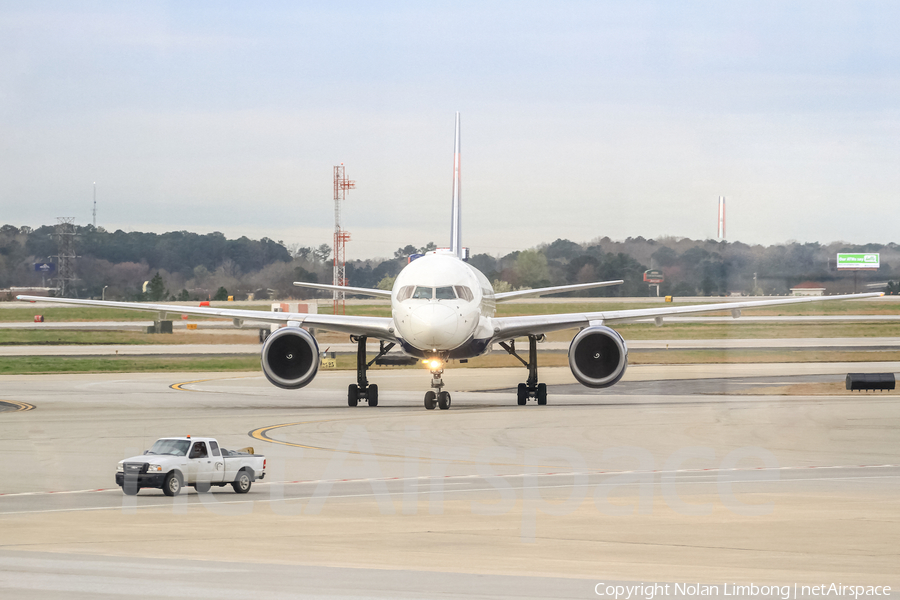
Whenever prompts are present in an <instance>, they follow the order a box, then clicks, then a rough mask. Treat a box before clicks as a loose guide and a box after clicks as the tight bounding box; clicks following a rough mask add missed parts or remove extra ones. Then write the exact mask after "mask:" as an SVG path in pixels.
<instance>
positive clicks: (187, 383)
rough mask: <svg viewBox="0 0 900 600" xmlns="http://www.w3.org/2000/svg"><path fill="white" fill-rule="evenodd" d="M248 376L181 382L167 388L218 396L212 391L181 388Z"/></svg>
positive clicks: (247, 377)
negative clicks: (193, 384)
mask: <svg viewBox="0 0 900 600" xmlns="http://www.w3.org/2000/svg"><path fill="white" fill-rule="evenodd" d="M249 378H250V376H243V377H211V378H209V379H194V380H192V381H182V382H181V383H173V384H172V385H170V386H169V388H170V389H173V390H178V391H179V392H205V393H207V394H210V393H211V394H219V393H221V392H216V391H213V390H192V389H191V388H186V387H182V386H185V385H191V384H192V383H204V382H206V381H228V380H229V379H249Z"/></svg>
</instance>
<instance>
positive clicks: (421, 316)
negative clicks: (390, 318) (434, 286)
mask: <svg viewBox="0 0 900 600" xmlns="http://www.w3.org/2000/svg"><path fill="white" fill-rule="evenodd" d="M410 325H411V327H410V329H411V331H412V334H413V340H412V341H414V343H415V344H416V345H417V346H418V347H420V348H438V349H441V348H442V347H443V346H444V345H446V344H448V343H450V341H451V340H452V339H453V336H454V334H455V333H456V329H457V327H459V321H458V319H457V316H456V311H455V310H453V309H452V308H451V307H449V306H444V305H442V304H437V303H430V304H426V305H425V306H420V307H418V308H416V309H415V310H414V311H413V313H412V315H410Z"/></svg>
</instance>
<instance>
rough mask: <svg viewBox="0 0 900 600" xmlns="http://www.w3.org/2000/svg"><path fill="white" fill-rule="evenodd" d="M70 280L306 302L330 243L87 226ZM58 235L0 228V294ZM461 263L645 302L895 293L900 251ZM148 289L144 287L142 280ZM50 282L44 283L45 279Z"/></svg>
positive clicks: (514, 257) (694, 244) (128, 293)
mask: <svg viewBox="0 0 900 600" xmlns="http://www.w3.org/2000/svg"><path fill="white" fill-rule="evenodd" d="M76 234H77V235H76V237H75V251H76V254H77V255H78V258H77V259H76V262H75V275H76V276H77V279H76V281H75V282H74V284H73V285H72V286H71V288H72V290H73V294H74V295H77V296H79V297H100V296H105V297H106V298H107V299H120V300H182V301H191V300H198V299H199V300H205V299H224V298H225V297H227V296H229V295H233V296H235V297H236V298H239V299H240V298H246V297H247V296H248V294H254V296H255V297H256V298H260V299H262V298H269V297H271V298H306V297H309V295H310V292H309V291H308V290H303V289H301V288H297V287H295V286H293V285H292V284H293V282H294V281H309V282H324V283H329V282H331V279H332V261H331V256H332V248H331V247H330V246H329V245H328V244H321V245H319V246H315V247H313V246H302V245H300V244H290V245H288V244H285V243H284V242H282V241H280V240H279V241H273V240H271V239H268V238H262V239H260V240H251V239H249V238H247V237H240V238H237V239H228V238H226V236H224V235H223V234H221V233H219V232H214V233H209V234H197V233H192V232H188V231H177V232H169V233H163V234H155V233H143V232H125V231H122V230H117V231H114V232H109V231H106V230H105V229H103V228H102V227H97V228H95V227H93V226H91V225H86V226H80V227H76ZM434 248H435V244H434V243H429V244H427V245H426V246H424V247H415V246H413V245H406V246H403V247H400V248H398V249H397V250H396V251H395V252H394V253H393V256H392V257H389V258H371V259H356V260H349V261H348V262H347V269H346V272H347V278H348V280H349V282H350V285H353V286H357V287H372V288H375V287H379V288H382V289H390V287H391V286H392V285H393V279H394V277H396V275H397V274H398V273H399V272H400V270H401V269H402V268H403V266H404V265H405V264H406V263H407V262H408V260H409V257H410V256H411V255H413V254H421V253H424V252H428V251H430V250H433V249H434ZM838 252H879V253H880V254H881V268H880V270H878V271H875V272H859V273H858V274H857V277H856V281H855V282H854V277H853V275H852V274H848V273H846V272H839V271H837V270H836V269H835V265H834V262H835V257H836V254H837V253H838ZM56 253H57V240H56V238H55V236H54V227H53V226H49V225H48V226H43V227H39V228H37V229H31V228H29V227H15V226H12V225H3V226H2V227H0V288H3V287H9V286H36V285H41V283H42V280H43V282H44V283H47V281H46V279H47V278H46V277H43V278H42V276H41V274H40V273H37V272H35V271H34V269H33V264H34V263H35V262H41V261H46V260H48V259H49V260H54V259H52V258H51V257H53V256H54V255H55V254H56ZM469 262H470V264H472V265H473V266H474V267H476V268H478V269H479V270H480V271H482V272H483V273H484V274H485V275H486V276H487V277H488V278H489V279H490V280H491V281H493V282H494V287H495V289H497V290H498V291H503V290H511V289H524V288H535V287H546V286H552V285H566V284H575V283H588V282H591V281H604V280H610V279H623V280H624V281H625V283H624V285H622V286H615V287H606V288H598V289H595V290H589V291H586V292H580V293H577V294H575V295H579V296H646V295H648V294H649V293H651V291H653V290H652V289H651V288H650V287H649V286H648V284H646V283H644V281H643V274H644V271H646V270H647V269H650V268H653V269H657V270H659V271H662V272H663V274H664V277H665V281H664V283H662V284H661V285H660V294H661V295H675V296H697V295H701V296H721V295H727V294H735V293H739V294H746V295H754V294H767V295H769V294H775V295H780V294H787V293H789V290H790V288H791V287H792V286H794V285H796V284H798V283H802V282H805V281H814V282H817V283H821V284H823V285H825V286H826V287H827V288H828V289H829V292H847V291H850V292H852V291H853V286H854V285H856V286H857V287H858V288H859V291H865V289H867V288H865V286H866V285H867V284H869V283H876V282H888V281H890V282H892V283H891V284H890V287H888V288H887V290H888V291H889V292H891V291H900V290H897V288H898V286H897V284H896V283H893V282H896V281H898V279H900V277H898V276H900V273H898V272H897V271H896V269H897V268H898V267H895V265H900V246H898V245H897V244H894V243H890V244H862V245H859V244H847V243H843V242H835V243H832V244H819V243H798V242H791V243H787V244H778V245H773V246H761V245H752V246H751V245H748V244H743V243H741V242H725V241H716V240H691V239H688V238H676V237H662V238H657V239H645V238H643V237H636V238H627V239H625V240H624V241H622V240H612V239H610V238H608V237H602V238H596V239H594V240H593V241H591V242H588V243H576V242H573V241H570V240H565V239H557V240H556V241H554V242H552V243H550V244H542V245H539V246H536V247H533V248H529V249H524V250H518V251H515V252H511V253H508V254H506V255H503V256H493V255H490V254H485V253H476V254H474V255H473V256H472V257H471V258H470V259H469ZM145 282H147V285H145ZM48 285H52V282H51V283H49V284H48Z"/></svg>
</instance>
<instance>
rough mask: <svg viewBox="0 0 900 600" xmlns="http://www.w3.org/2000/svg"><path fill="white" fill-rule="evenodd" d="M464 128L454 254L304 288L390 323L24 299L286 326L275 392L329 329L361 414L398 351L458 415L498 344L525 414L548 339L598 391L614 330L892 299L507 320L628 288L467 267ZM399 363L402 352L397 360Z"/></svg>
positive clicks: (610, 375) (274, 337) (294, 380)
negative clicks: (553, 299)
mask: <svg viewBox="0 0 900 600" xmlns="http://www.w3.org/2000/svg"><path fill="white" fill-rule="evenodd" d="M460 159H461V155H460V122H459V113H458V112H457V113H456V127H455V141H454V158H453V194H452V205H451V228H450V247H449V249H439V250H435V251H431V252H428V253H426V254H425V255H424V256H421V257H420V258H417V259H415V260H412V261H411V262H409V264H408V265H406V266H405V267H404V268H403V269H402V270H401V271H400V273H399V274H398V275H397V277H396V279H395V281H394V286H393V288H392V289H391V290H390V291H388V290H378V289H369V288H357V287H348V286H334V285H327V284H319V283H305V282H295V283H294V285H296V286H299V287H305V288H310V289H315V290H326V291H339V292H344V293H349V294H359V295H368V296H373V297H376V298H385V299H390V301H391V316H390V317H365V316H350V315H327V314H300V313H283V312H265V311H255V310H240V309H229V308H215V307H192V306H184V305H171V304H152V303H143V302H115V301H104V300H80V299H72V298H46V297H40V296H24V295H23V296H17V298H18V299H19V300H28V301H32V302H35V301H41V302H56V303H61V304H81V305H89V306H105V307H109V308H126V309H133V310H140V311H147V312H155V313H158V315H159V320H165V318H166V315H167V314H168V313H180V314H190V315H199V316H208V317H216V316H218V317H229V318H231V319H233V322H234V324H235V326H236V327H240V326H241V325H242V324H243V322H244V321H250V322H263V323H278V324H281V325H284V326H283V327H281V328H279V329H277V330H276V331H274V332H272V333H271V335H269V337H268V338H267V339H266V340H265V342H264V343H263V347H262V354H261V359H260V362H261V365H262V371H263V374H264V375H265V376H266V378H267V379H268V380H269V381H270V382H271V383H272V384H274V385H276V386H278V387H280V388H285V389H299V388H302V387H304V386H306V385H308V384H309V383H311V382H312V381H313V379H314V378H315V376H316V373H317V372H318V368H319V363H320V359H319V357H320V354H319V346H318V343H317V342H316V338H315V336H314V335H313V334H312V333H310V331H309V330H310V329H315V330H320V329H321V330H326V331H332V332H338V333H346V334H349V335H350V339H351V341H353V342H355V343H356V344H357V363H356V367H357V368H356V383H354V384H350V385H349V386H348V389H347V404H348V405H349V406H357V405H358V404H359V403H360V402H366V403H367V404H368V405H369V406H377V405H378V385H377V384H374V383H369V381H368V378H367V377H366V372H367V370H368V368H369V367H371V366H372V364H373V363H376V361H379V360H381V361H384V362H383V363H382V364H384V363H388V361H389V360H391V359H389V358H388V357H386V356H385V355H386V354H387V353H388V352H389V351H390V350H392V349H393V348H394V347H395V346H398V347H399V349H400V351H401V353H402V357H401V358H400V359H399V361H398V360H397V359H396V358H394V359H392V361H391V362H390V363H388V364H401V363H405V364H415V363H418V361H419V360H423V361H424V362H425V363H426V364H427V366H428V369H429V370H430V372H431V389H430V390H428V391H427V392H426V393H425V400H424V404H425V408H426V409H428V410H433V409H434V408H435V407H439V408H440V409H442V410H446V409H449V408H450V404H451V397H450V393H449V392H448V391H446V390H444V389H443V388H444V387H445V384H444V382H443V379H442V375H443V372H444V366H445V365H446V363H447V361H450V360H461V361H466V360H468V359H470V358H474V357H477V356H480V355H482V354H485V353H487V352H490V351H491V350H492V348H493V346H494V345H495V344H497V345H499V346H501V347H502V348H503V349H504V350H506V352H508V353H509V354H511V355H512V356H514V357H516V358H517V359H518V360H519V361H520V362H522V364H524V365H525V366H526V367H527V369H528V377H527V379H526V381H525V382H523V383H520V384H519V385H518V388H517V394H516V400H517V403H518V405H520V406H524V405H525V404H526V403H527V402H528V401H529V400H536V401H537V404H538V405H542V406H543V405H546V404H547V385H546V384H545V383H541V382H539V378H538V355H537V342H539V341H541V340H542V339H543V338H544V336H545V335H546V334H547V333H550V332H553V331H559V330H563V329H573V328H579V329H580V331H579V332H578V333H577V334H576V335H575V336H574V338H573V339H572V342H571V344H570V346H569V355H568V358H569V368H570V369H571V371H572V374H573V375H574V376H575V379H576V380H578V382H580V383H581V384H582V385H585V386H587V387H590V388H606V387H609V386H612V385H615V384H616V383H617V382H618V381H619V380H620V379H622V376H623V375H624V374H625V369H626V367H627V366H628V346H627V344H626V342H625V340H624V338H623V337H622V336H621V335H620V334H619V333H618V332H617V331H616V330H615V329H613V328H612V327H611V325H617V324H622V323H633V322H638V321H655V322H656V324H657V325H662V323H663V320H664V319H665V318H666V317H669V316H672V315H684V314H699V313H710V312H718V311H730V312H731V314H732V316H734V317H735V318H738V317H739V316H740V315H741V311H742V310H744V309H748V308H758V307H764V306H781V305H785V304H799V303H806V302H822V301H831V300H848V299H857V298H873V297H877V296H882V295H883V294H882V293H880V292H875V293H865V294H846V295H839V296H827V297H797V298H783V299H777V300H755V301H745V302H729V303H717V304H701V305H688V306H667V307H664V308H641V309H630V310H615V311H597V312H579V313H566V314H551V315H534V316H516V317H497V316H495V314H496V305H497V303H500V302H507V301H509V300H514V299H517V298H525V297H529V296H544V295H549V294H556V293H560V292H571V291H577V290H587V289H592V288H597V287H604V286H611V285H619V284H621V283H624V282H623V281H622V280H615V281H600V282H592V283H583V284H576V285H562V286H554V287H545V288H538V289H530V290H516V291H511V292H495V291H494V289H493V287H492V285H491V282H490V281H489V280H488V278H487V277H485V275H484V274H483V273H481V272H480V271H479V270H478V269H476V268H475V267H473V266H472V265H470V264H469V263H468V262H466V260H465V249H464V247H463V245H462V233H461V226H462V221H461V205H460V200H461V187H460V183H461V181H460V166H461V163H460ZM525 337H527V338H528V358H527V360H526V359H525V358H523V357H522V356H520V355H519V354H518V352H517V351H516V346H515V340H516V339H517V338H519V339H521V338H525ZM369 338H373V339H377V340H379V342H380V346H379V352H378V355H377V356H376V357H375V359H373V360H371V361H369V360H368V357H367V355H366V341H367V340H368V339H369ZM395 356H396V353H395Z"/></svg>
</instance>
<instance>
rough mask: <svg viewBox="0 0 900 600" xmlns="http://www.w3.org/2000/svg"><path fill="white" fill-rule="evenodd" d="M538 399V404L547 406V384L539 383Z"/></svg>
mask: <svg viewBox="0 0 900 600" xmlns="http://www.w3.org/2000/svg"><path fill="white" fill-rule="evenodd" d="M537 401H538V406H546V405H547V384H546V383H539V384H538V386H537Z"/></svg>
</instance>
